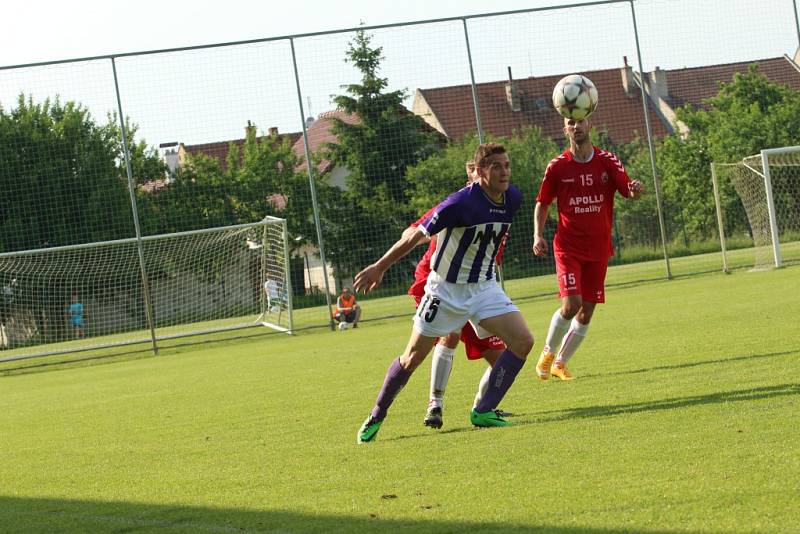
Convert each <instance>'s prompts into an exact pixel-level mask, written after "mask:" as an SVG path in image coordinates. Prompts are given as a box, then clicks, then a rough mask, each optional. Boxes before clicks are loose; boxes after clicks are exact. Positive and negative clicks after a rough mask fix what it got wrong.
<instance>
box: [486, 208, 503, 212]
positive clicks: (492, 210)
mask: <svg viewBox="0 0 800 534" xmlns="http://www.w3.org/2000/svg"><path fill="white" fill-rule="evenodd" d="M505 212H506V210H496V209H494V208H489V213H505Z"/></svg>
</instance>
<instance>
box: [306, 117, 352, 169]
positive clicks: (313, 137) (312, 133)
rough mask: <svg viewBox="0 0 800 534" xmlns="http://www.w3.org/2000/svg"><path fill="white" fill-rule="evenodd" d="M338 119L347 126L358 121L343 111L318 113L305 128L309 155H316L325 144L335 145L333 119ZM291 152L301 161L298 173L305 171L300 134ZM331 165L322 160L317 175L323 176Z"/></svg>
mask: <svg viewBox="0 0 800 534" xmlns="http://www.w3.org/2000/svg"><path fill="white" fill-rule="evenodd" d="M334 118H336V119H340V120H342V121H344V122H346V123H347V124H358V123H359V119H358V117H356V116H355V115H351V114H349V113H347V112H346V111H344V110H341V109H337V110H333V111H326V112H324V113H320V115H319V117H317V120H315V121H314V122H313V123H311V125H310V126H309V127H308V128H307V133H308V146H309V148H310V149H311V154H312V156H313V154H316V153H317V151H318V150H319V149H321V148H322V146H323V145H324V144H325V143H335V142H336V136H335V135H333V132H332V130H333V119H334ZM292 150H294V153H295V154H296V155H297V157H298V158H300V159H301V160H302V161H301V163H300V164H299V165H298V166H297V170H298V171H305V170H306V169H307V167H306V143H305V140H304V139H303V135H302V134H300V135H299V138H298V139H297V140H296V141H295V143H294V145H293V146H292ZM331 167H332V164H331V162H330V161H328V160H322V161H320V162H319V164H317V173H318V174H319V175H322V174H325V173H326V172H328V171H330V170H331Z"/></svg>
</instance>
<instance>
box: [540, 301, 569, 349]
mask: <svg viewBox="0 0 800 534" xmlns="http://www.w3.org/2000/svg"><path fill="white" fill-rule="evenodd" d="M568 328H569V319H564V318H563V317H562V316H561V308H559V309H557V310H556V312H555V313H554V314H553V318H552V319H550V328H549V329H548V330H547V337H546V338H545V340H544V349H542V350H546V351H547V352H558V348H559V347H560V346H561V339H562V338H563V337H564V334H566V333H567V329H568Z"/></svg>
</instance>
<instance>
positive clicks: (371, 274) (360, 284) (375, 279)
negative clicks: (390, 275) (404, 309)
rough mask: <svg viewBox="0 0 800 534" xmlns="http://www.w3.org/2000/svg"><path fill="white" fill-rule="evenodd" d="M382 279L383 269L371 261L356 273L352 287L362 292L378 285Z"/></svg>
mask: <svg viewBox="0 0 800 534" xmlns="http://www.w3.org/2000/svg"><path fill="white" fill-rule="evenodd" d="M381 280H383V270H382V269H381V268H380V267H378V266H377V264H375V263H373V264H372V265H370V266H368V267H366V268H365V269H364V270H362V271H361V272H360V273H358V274H357V275H356V277H355V279H354V280H353V289H354V290H355V291H356V292H358V291H361V292H363V293H364V294H366V293H369V292H370V291H372V290H373V289H375V288H376V287H378V286H379V285H380V283H381Z"/></svg>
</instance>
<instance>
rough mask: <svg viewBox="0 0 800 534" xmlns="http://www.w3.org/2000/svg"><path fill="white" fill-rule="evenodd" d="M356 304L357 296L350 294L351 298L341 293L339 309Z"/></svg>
mask: <svg viewBox="0 0 800 534" xmlns="http://www.w3.org/2000/svg"><path fill="white" fill-rule="evenodd" d="M355 305H356V296H355V295H352V294H351V295H350V298H349V299H348V298H345V296H344V295H339V303H338V304H337V308H339V310H340V311H341V310H343V309H345V308H351V309H352V308H353V307H354V306H355Z"/></svg>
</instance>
